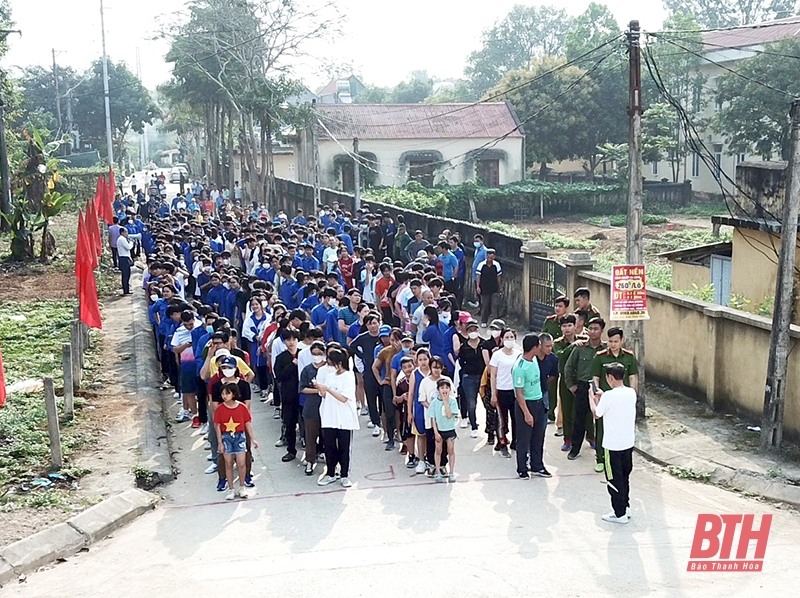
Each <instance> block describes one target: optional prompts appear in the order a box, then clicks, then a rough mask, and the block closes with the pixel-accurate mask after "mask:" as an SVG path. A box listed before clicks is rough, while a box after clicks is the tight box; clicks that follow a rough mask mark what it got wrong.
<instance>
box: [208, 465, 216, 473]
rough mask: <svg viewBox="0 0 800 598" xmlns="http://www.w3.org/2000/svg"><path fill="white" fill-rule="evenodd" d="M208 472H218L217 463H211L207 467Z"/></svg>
mask: <svg viewBox="0 0 800 598" xmlns="http://www.w3.org/2000/svg"><path fill="white" fill-rule="evenodd" d="M206 473H207V474H212V473H217V464H216V463H212V464H211V465H209V466H208V467H206Z"/></svg>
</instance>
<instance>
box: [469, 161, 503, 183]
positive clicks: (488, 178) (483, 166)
mask: <svg viewBox="0 0 800 598" xmlns="http://www.w3.org/2000/svg"><path fill="white" fill-rule="evenodd" d="M475 176H476V177H477V178H478V183H479V184H481V185H484V186H486V187H499V186H500V160H478V162H477V164H476V165H475Z"/></svg>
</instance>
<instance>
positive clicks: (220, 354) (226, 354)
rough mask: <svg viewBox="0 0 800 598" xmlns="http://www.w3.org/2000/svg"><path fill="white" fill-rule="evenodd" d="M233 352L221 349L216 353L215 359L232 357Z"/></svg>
mask: <svg viewBox="0 0 800 598" xmlns="http://www.w3.org/2000/svg"><path fill="white" fill-rule="evenodd" d="M230 356H231V352H230V351H228V350H227V349H219V350H218V351H217V352H216V353H214V359H219V358H220V357H230Z"/></svg>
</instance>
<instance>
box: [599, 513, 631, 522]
mask: <svg viewBox="0 0 800 598" xmlns="http://www.w3.org/2000/svg"><path fill="white" fill-rule="evenodd" d="M601 519H602V520H603V521H608V522H609V523H628V516H627V515H623V516H622V517H617V516H616V515H614V513H609V514H608V515H603V517H602V518H601Z"/></svg>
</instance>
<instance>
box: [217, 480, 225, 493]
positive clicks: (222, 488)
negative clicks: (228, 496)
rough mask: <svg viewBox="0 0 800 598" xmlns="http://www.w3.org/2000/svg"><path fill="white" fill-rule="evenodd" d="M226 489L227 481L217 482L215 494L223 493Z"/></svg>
mask: <svg viewBox="0 0 800 598" xmlns="http://www.w3.org/2000/svg"><path fill="white" fill-rule="evenodd" d="M227 487H228V480H219V481H218V482H217V492H225V489H226V488H227Z"/></svg>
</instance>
